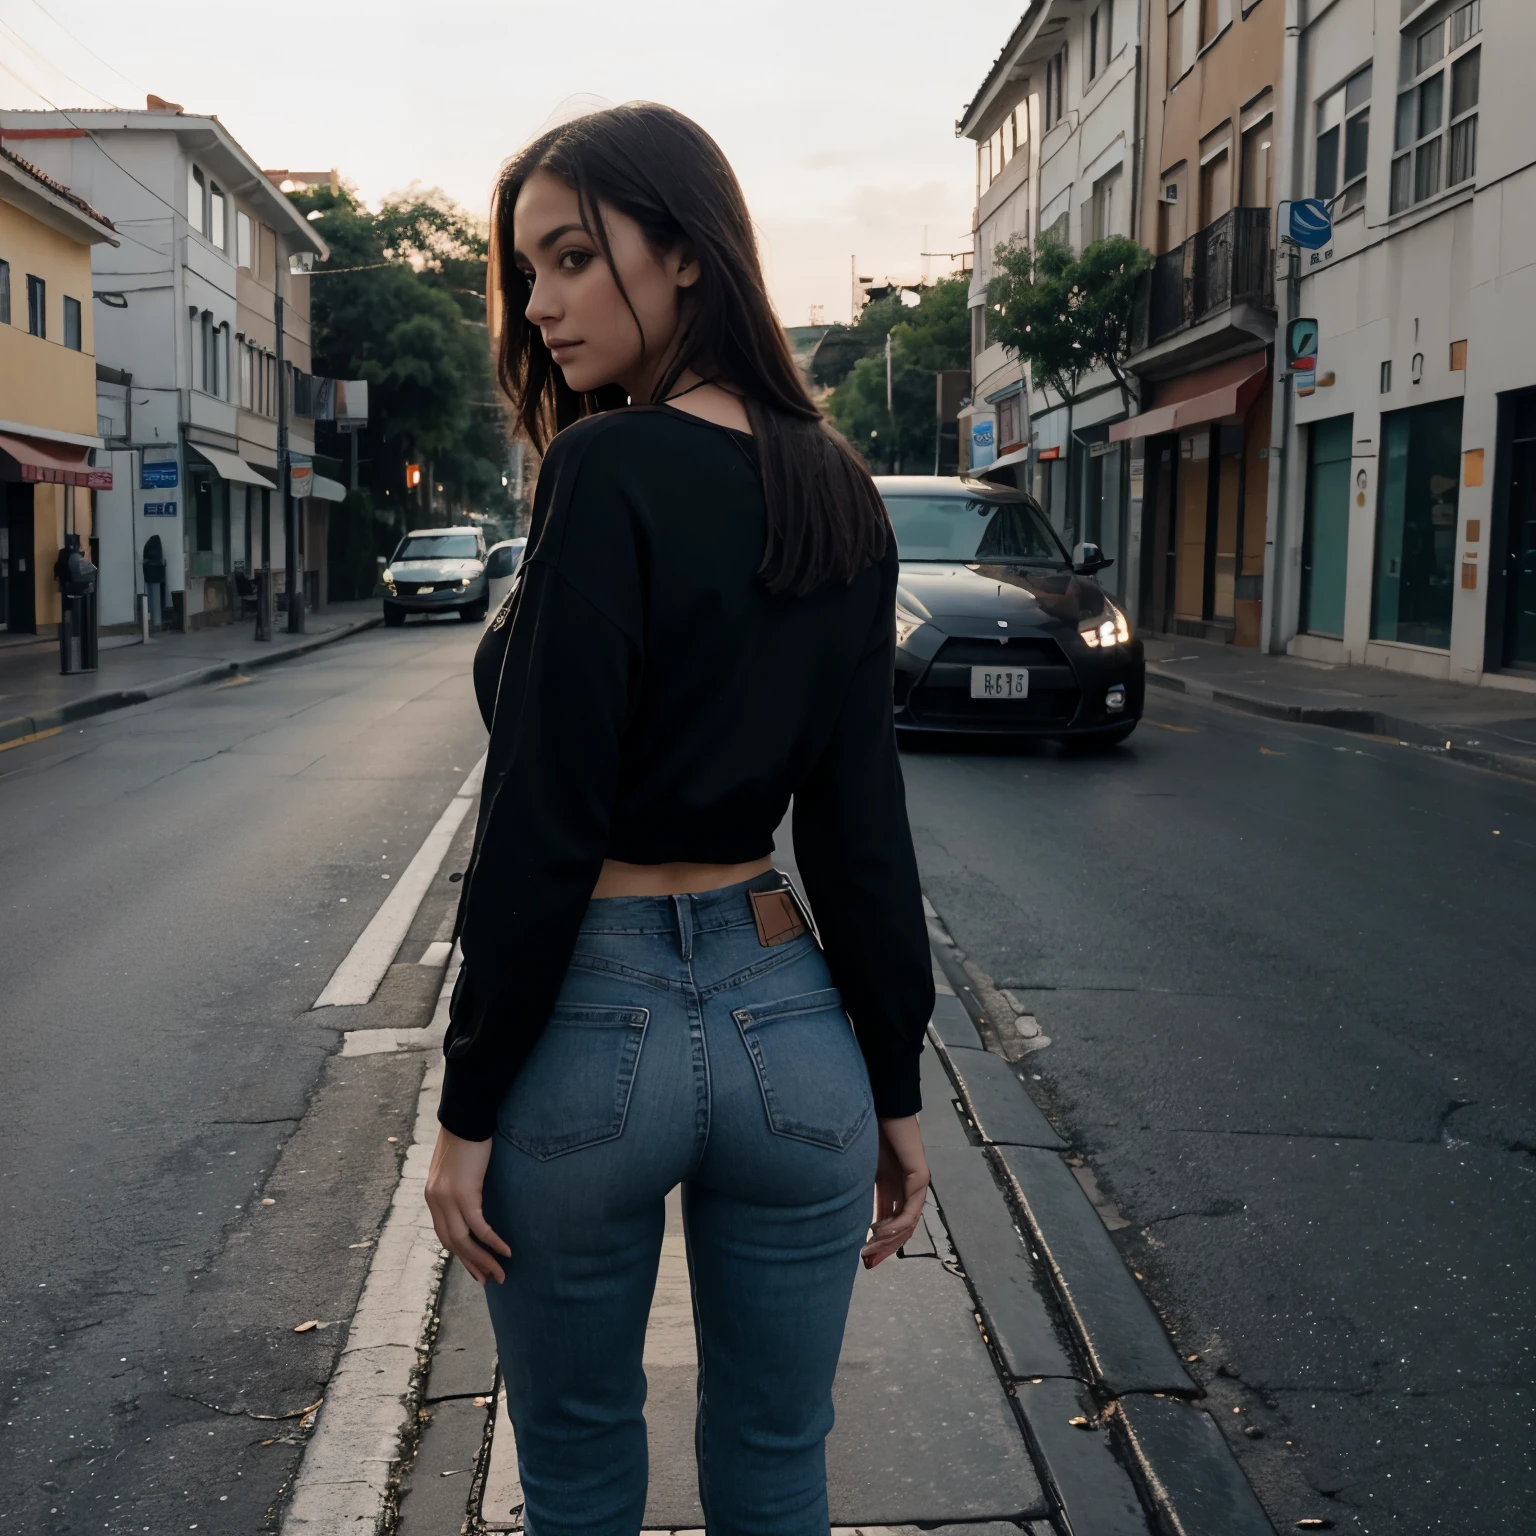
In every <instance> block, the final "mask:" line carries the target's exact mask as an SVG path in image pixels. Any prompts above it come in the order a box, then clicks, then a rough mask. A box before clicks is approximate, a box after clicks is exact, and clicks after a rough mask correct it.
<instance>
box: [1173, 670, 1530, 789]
mask: <svg viewBox="0 0 1536 1536" xmlns="http://www.w3.org/2000/svg"><path fill="white" fill-rule="evenodd" d="M1155 665H1156V664H1155V663H1151V664H1149V665H1148V667H1147V685H1148V687H1151V688H1160V689H1162V690H1163V691H1164V692H1166V693H1182V694H1184V695H1186V696H1187V697H1188V698H1191V699H1206V700H1208V701H1209V702H1211V703H1212V704H1224V705H1226V706H1227V708H1228V709H1240V710H1242V711H1243V712H1244V713H1245V714H1249V715H1260V716H1262V717H1263V718H1264V719H1266V720H1280V721H1284V722H1285V723H1286V724H1287V725H1323V726H1328V727H1329V728H1330V729H1332V730H1336V731H1351V732H1353V733H1354V734H1355V735H1357V736H1389V737H1396V739H1397V740H1398V741H1399V742H1400V743H1401V744H1402V745H1404V746H1408V747H1426V748H1428V749H1429V750H1430V751H1432V752H1438V753H1439V754H1440V755H1441V756H1442V757H1448V758H1450V759H1451V760H1452V761H1453V762H1458V763H1467V764H1469V765H1470V766H1472V767H1474V768H1490V769H1492V770H1493V771H1494V772H1496V773H1507V774H1511V775H1513V776H1514V777H1515V778H1519V779H1533V780H1536V758H1529V757H1521V756H1519V755H1518V754H1516V753H1513V752H1493V751H1490V750H1488V749H1487V748H1485V747H1470V746H1457V745H1456V743H1455V742H1454V741H1452V740H1449V739H1448V738H1447V736H1446V733H1445V731H1444V730H1442V729H1440V728H1438V727H1436V726H1431V725H1425V724H1424V723H1423V722H1422V721H1419V720H1405V719H1403V718H1402V716H1400V715H1387V714H1381V713H1380V712H1378V711H1376V710H1370V709H1330V708H1327V707H1314V706H1311V705H1306V704H1277V703H1276V702H1275V701H1274V700H1273V699H1263V698H1259V697H1257V696H1256V695H1254V694H1251V693H1233V692H1232V691H1231V690H1230V689H1225V688H1217V687H1216V686H1214V685H1213V684H1211V683H1202V682H1198V681H1195V680H1193V679H1191V678H1187V677H1180V676H1178V675H1177V674H1175V673H1170V672H1159V671H1157V670H1155Z"/></svg>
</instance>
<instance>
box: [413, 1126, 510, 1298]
mask: <svg viewBox="0 0 1536 1536" xmlns="http://www.w3.org/2000/svg"><path fill="white" fill-rule="evenodd" d="M490 1166H491V1142H490V1139H489V1138H487V1139H486V1140H485V1141H465V1140H464V1138H463V1137H462V1136H455V1135H454V1134H453V1132H452V1131H449V1130H445V1129H443V1128H442V1127H441V1126H440V1127H439V1128H438V1132H437V1145H436V1146H435V1147H433V1149H432V1166H431V1167H430V1168H428V1169H427V1206H428V1209H430V1210H431V1212H432V1227H433V1230H434V1231H436V1233H437V1240H438V1241H439V1242H440V1243H441V1244H442V1245H443V1247H444V1248H446V1249H447V1250H448V1251H449V1252H450V1253H451V1254H453V1255H454V1256H455V1257H456V1258H457V1259H458V1260H459V1262H460V1263H461V1264H462V1265H463V1266H464V1268H465V1269H467V1270H468V1271H469V1272H470V1274H471V1275H472V1276H473V1277H474V1280H475V1283H476V1284H477V1285H484V1284H485V1282H486V1281H487V1280H488V1279H489V1280H494V1281H495V1282H496V1283H497V1284H498V1285H500V1284H501V1282H502V1281H503V1280H504V1279H505V1278H506V1276H505V1274H503V1272H502V1268H501V1265H500V1264H498V1263H497V1262H496V1260H495V1259H494V1258H493V1257H492V1255H493V1254H497V1253H499V1254H500V1255H501V1256H502V1258H504V1259H509V1258H511V1257H512V1250H511V1249H510V1248H509V1247H507V1245H506V1244H505V1243H504V1242H502V1240H501V1239H500V1238H499V1237H498V1236H497V1235H496V1234H495V1233H494V1232H493V1231H492V1230H491V1228H490V1225H489V1223H488V1222H487V1221H486V1219H485V1216H484V1214H483V1213H482V1211H481V1209H480V1197H481V1191H482V1190H483V1189H484V1188H485V1171H486V1169H487V1168H489V1167H490Z"/></svg>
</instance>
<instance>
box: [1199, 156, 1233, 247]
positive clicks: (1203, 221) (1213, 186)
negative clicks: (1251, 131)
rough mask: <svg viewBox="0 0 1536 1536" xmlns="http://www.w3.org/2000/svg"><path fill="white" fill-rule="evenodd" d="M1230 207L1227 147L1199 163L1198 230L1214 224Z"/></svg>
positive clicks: (1229, 161)
mask: <svg viewBox="0 0 1536 1536" xmlns="http://www.w3.org/2000/svg"><path fill="white" fill-rule="evenodd" d="M1231 207H1232V153H1231V150H1230V148H1229V147H1228V145H1225V144H1224V145H1222V147H1221V148H1220V149H1218V150H1216V151H1215V152H1214V153H1212V152H1209V151H1208V152H1207V153H1206V154H1205V155H1203V156H1202V157H1201V161H1200V228H1201V229H1204V228H1205V227H1206V226H1207V225H1208V224H1214V223H1215V222H1216V220H1217V219H1219V218H1220V217H1221V216H1222V215H1223V214H1224V213H1226V212H1228V210H1229V209H1230V208H1231Z"/></svg>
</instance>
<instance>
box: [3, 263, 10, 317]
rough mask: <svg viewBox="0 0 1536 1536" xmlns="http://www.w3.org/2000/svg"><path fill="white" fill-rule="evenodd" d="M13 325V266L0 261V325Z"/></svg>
mask: <svg viewBox="0 0 1536 1536" xmlns="http://www.w3.org/2000/svg"><path fill="white" fill-rule="evenodd" d="M10 323H11V264H10V262H8V261H0V325H9V324H10Z"/></svg>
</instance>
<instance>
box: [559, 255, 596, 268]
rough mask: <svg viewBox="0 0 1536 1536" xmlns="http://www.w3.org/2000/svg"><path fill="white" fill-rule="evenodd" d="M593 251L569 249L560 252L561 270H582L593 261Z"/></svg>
mask: <svg viewBox="0 0 1536 1536" xmlns="http://www.w3.org/2000/svg"><path fill="white" fill-rule="evenodd" d="M591 259H592V253H591V251H582V250H569V251H561V253H560V270H561V271H562V272H580V271H581V269H582V268H583V267H584V266H586V264H587V263H588V262H589V261H591Z"/></svg>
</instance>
